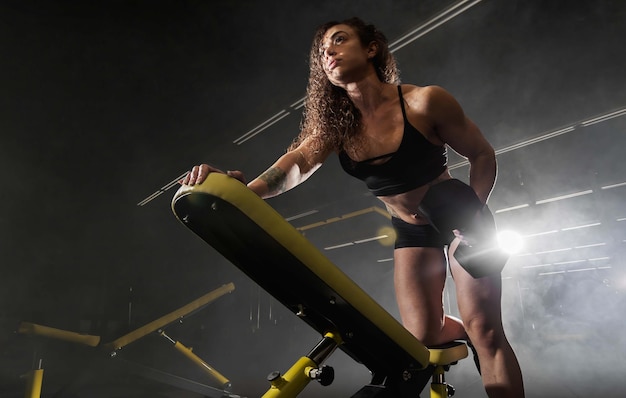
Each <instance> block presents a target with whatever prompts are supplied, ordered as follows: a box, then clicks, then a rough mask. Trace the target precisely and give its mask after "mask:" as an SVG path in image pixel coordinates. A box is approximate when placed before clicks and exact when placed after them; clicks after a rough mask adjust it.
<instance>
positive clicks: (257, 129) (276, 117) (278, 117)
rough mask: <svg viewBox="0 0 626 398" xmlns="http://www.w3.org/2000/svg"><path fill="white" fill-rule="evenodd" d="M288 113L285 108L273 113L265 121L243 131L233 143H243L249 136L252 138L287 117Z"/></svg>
mask: <svg viewBox="0 0 626 398" xmlns="http://www.w3.org/2000/svg"><path fill="white" fill-rule="evenodd" d="M288 115H289V112H287V111H286V110H284V109H283V110H282V111H280V112H278V113H277V114H275V115H274V116H272V117H271V118H269V119H267V120H266V121H264V122H263V123H261V124H259V125H258V126H256V127H255V128H253V129H252V130H250V131H248V132H247V133H245V134H244V135H242V136H241V137H239V138H237V139H236V140H234V141H233V144H237V145H241V144H243V143H244V142H246V141H248V140H249V139H250V138H252V137H254V136H255V135H257V134H259V133H260V132H262V131H263V130H265V129H267V128H268V127H270V126H271V125H273V124H274V123H276V122H278V121H280V120H281V119H283V118H285V117H287V116H288Z"/></svg>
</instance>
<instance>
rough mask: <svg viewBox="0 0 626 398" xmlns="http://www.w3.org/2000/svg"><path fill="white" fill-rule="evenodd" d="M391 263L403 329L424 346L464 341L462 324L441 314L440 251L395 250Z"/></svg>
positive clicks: (442, 274)
mask: <svg viewBox="0 0 626 398" xmlns="http://www.w3.org/2000/svg"><path fill="white" fill-rule="evenodd" d="M394 260H395V266H394V284H395V291H396V301H397V303H398V308H399V310H400V317H401V318H402V323H403V324H404V327H405V328H407V330H408V331H409V332H411V333H412V334H413V335H414V336H415V337H416V338H417V339H418V340H419V341H421V342H422V344H424V345H426V346H432V345H437V344H443V343H447V342H450V341H452V340H457V339H463V338H465V330H464V328H463V324H462V323H461V322H460V321H459V320H458V319H456V318H453V317H450V316H444V312H443V287H444V284H445V281H446V259H445V256H444V252H443V249H441V248H433V247H404V248H399V249H395V250H394Z"/></svg>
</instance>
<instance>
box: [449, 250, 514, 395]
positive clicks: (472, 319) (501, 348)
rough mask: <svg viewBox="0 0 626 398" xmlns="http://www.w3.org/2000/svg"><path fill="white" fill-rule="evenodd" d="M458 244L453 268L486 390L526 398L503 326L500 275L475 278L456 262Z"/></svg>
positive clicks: (459, 299) (461, 311) (463, 313)
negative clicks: (524, 397)
mask: <svg viewBox="0 0 626 398" xmlns="http://www.w3.org/2000/svg"><path fill="white" fill-rule="evenodd" d="M456 246H457V242H456V241H455V242H453V243H452V245H451V246H450V253H451V255H450V266H451V269H452V276H453V277H454V282H455V285H456V291H457V301H458V306H459V311H460V313H461V319H463V324H464V325H465V330H466V331H467V334H468V336H469V338H470V340H471V342H472V344H473V345H474V348H475V349H476V352H477V353H478V358H479V360H480V368H481V375H482V379H483V384H484V385H485V390H486V391H487V395H489V397H490V398H494V397H506V398H517V397H523V396H524V385H523V381H522V373H521V370H520V367H519V363H518V361H517V358H516V356H515V353H514V352H513V349H512V348H511V346H510V344H509V342H508V340H507V338H506V336H505V333H504V329H503V326H502V314H501V305H500V304H501V295H502V277H501V276H500V274H497V275H494V276H488V277H484V278H478V279H475V278H473V277H472V276H471V275H470V274H469V273H467V271H465V270H464V269H463V267H461V266H460V265H459V263H458V262H457V261H456V259H454V250H455V249H456Z"/></svg>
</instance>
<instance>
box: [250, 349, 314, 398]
mask: <svg viewBox="0 0 626 398" xmlns="http://www.w3.org/2000/svg"><path fill="white" fill-rule="evenodd" d="M316 367H317V364H316V363H315V362H313V360H311V359H310V358H307V357H302V358H300V359H299V360H298V361H297V362H296V363H295V364H294V365H293V366H292V367H291V368H290V369H289V370H288V371H287V373H285V375H284V376H281V375H280V374H277V375H276V378H274V379H272V380H270V383H271V384H272V385H271V387H270V389H269V390H267V392H266V393H265V394H264V395H263V397H262V398H294V397H296V396H298V394H299V393H300V392H302V390H304V387H306V386H307V384H309V381H311V378H310V377H309V375H308V372H307V369H310V368H316Z"/></svg>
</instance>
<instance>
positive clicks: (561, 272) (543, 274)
mask: <svg viewBox="0 0 626 398" xmlns="http://www.w3.org/2000/svg"><path fill="white" fill-rule="evenodd" d="M564 273H565V271H552V272H541V273H540V274H539V276H548V275H556V274H564Z"/></svg>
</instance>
